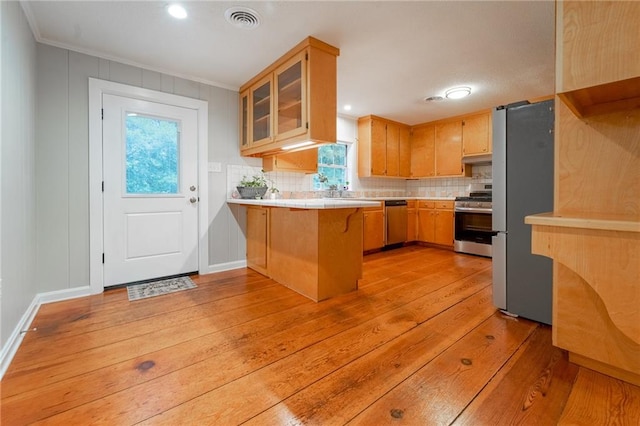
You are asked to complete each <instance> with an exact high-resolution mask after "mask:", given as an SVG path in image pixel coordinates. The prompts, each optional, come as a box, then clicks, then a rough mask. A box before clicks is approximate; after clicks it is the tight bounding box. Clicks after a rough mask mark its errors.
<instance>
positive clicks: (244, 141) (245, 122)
mask: <svg viewBox="0 0 640 426" xmlns="http://www.w3.org/2000/svg"><path fill="white" fill-rule="evenodd" d="M249 123H250V122H249V90H245V91H244V92H242V93H240V149H246V148H249V138H250V137H251V136H250V131H249Z"/></svg>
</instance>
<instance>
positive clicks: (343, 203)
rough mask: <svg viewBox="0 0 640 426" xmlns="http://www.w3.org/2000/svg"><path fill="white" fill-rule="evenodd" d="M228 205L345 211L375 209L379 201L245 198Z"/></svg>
mask: <svg viewBox="0 0 640 426" xmlns="http://www.w3.org/2000/svg"><path fill="white" fill-rule="evenodd" d="M227 203H229V204H240V205H246V206H264V207H285V208H294V209H313V210H325V209H347V208H354V207H377V206H380V203H381V201H365V200H360V199H344V198H340V199H337V198H288V199H276V200H271V199H266V200H253V199H246V198H228V199H227Z"/></svg>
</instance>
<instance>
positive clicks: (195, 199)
mask: <svg viewBox="0 0 640 426" xmlns="http://www.w3.org/2000/svg"><path fill="white" fill-rule="evenodd" d="M197 201H198V199H197V198H196V197H191V198H189V202H190V203H191V204H195V203H196V202H197Z"/></svg>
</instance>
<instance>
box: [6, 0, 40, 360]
mask: <svg viewBox="0 0 640 426" xmlns="http://www.w3.org/2000/svg"><path fill="white" fill-rule="evenodd" d="M0 14H1V17H0V21H1V28H2V31H1V32H2V47H1V50H0V52H1V53H0V55H1V59H2V60H1V62H2V71H1V72H2V83H1V85H0V91H1V93H2V95H1V97H2V119H1V120H2V121H1V123H2V124H1V126H0V127H1V128H2V139H1V145H0V218H1V219H0V237H1V238H0V240H1V241H2V244H1V246H0V247H1V248H0V285H1V290H0V298H1V299H2V300H1V302H0V305H1V306H0V310H1V316H0V323H1V328H0V337H1V339H0V341H1V344H2V347H3V348H4V345H5V343H6V342H7V339H8V338H9V336H10V335H11V333H12V332H13V331H14V329H15V327H16V326H17V324H18V322H19V321H20V318H21V317H22V315H23V314H24V313H25V311H26V310H27V308H28V307H29V305H30V303H31V302H32V301H33V299H34V297H35V295H36V293H37V292H38V289H37V284H36V283H37V281H36V279H35V264H36V187H35V138H34V122H35V120H34V116H35V104H36V103H35V90H36V89H35V87H36V77H35V70H36V43H35V40H34V39H33V36H32V35H31V30H30V29H29V25H28V24H27V20H26V19H25V17H24V15H23V13H22V9H21V8H20V4H19V3H18V2H0Z"/></svg>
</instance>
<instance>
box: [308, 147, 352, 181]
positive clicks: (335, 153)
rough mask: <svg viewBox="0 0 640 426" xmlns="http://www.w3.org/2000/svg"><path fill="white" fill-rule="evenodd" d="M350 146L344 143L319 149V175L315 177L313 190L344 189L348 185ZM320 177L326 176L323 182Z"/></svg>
mask: <svg viewBox="0 0 640 426" xmlns="http://www.w3.org/2000/svg"><path fill="white" fill-rule="evenodd" d="M347 154H348V145H347V144H345V143H342V142H338V143H336V144H331V145H323V146H321V147H319V148H318V174H316V175H314V176H313V189H314V190H323V189H330V188H332V187H333V185H335V188H336V189H343V188H344V187H345V186H346V185H347V183H348V179H349V178H348V176H349V173H348V168H347V164H348V162H347ZM320 176H326V181H325V182H321V179H320Z"/></svg>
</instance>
